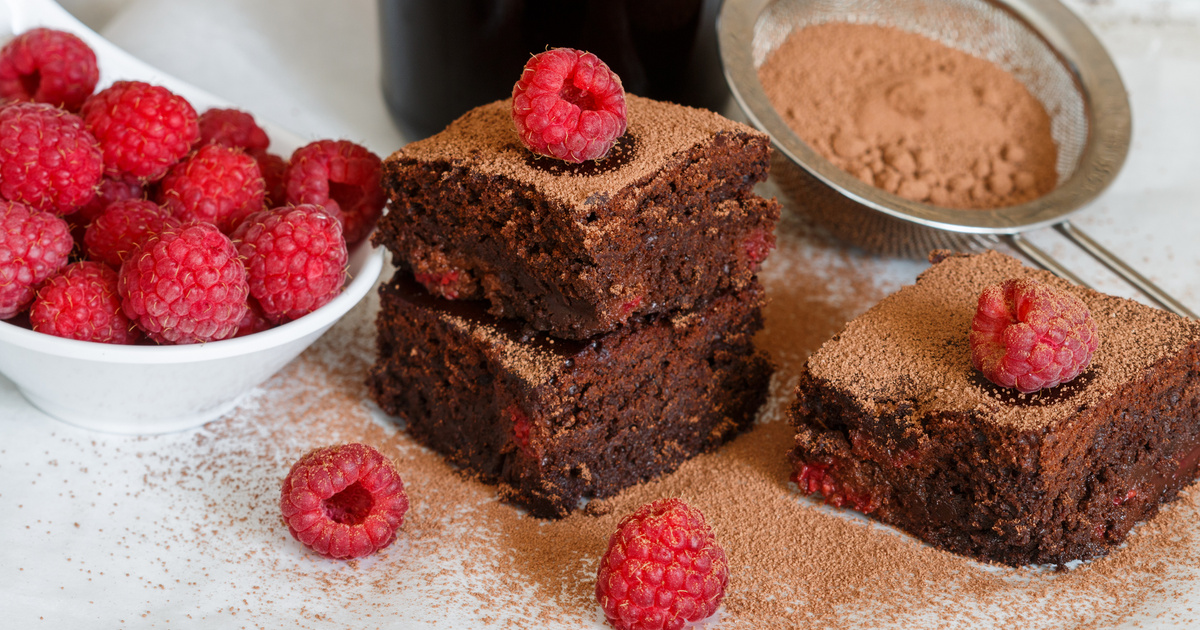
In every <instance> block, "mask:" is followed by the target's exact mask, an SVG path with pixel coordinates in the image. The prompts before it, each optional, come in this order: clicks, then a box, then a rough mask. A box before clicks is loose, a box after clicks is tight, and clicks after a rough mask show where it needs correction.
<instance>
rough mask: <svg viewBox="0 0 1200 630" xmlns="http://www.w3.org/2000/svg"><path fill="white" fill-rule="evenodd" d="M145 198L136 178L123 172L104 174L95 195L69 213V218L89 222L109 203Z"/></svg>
mask: <svg viewBox="0 0 1200 630" xmlns="http://www.w3.org/2000/svg"><path fill="white" fill-rule="evenodd" d="M145 198H146V189H145V187H143V186H142V182H140V181H138V178H136V177H133V176H132V175H124V174H122V175H118V176H116V177H112V176H109V175H105V176H104V177H101V178H100V187H99V188H97V189H96V196H95V197H92V200H91V201H89V202H87V203H86V204H84V205H83V207H81V208H80V209H79V210H78V211H77V212H76V213H75V214H73V215H71V219H72V220H75V221H83V222H84V223H85V224H86V223H90V222H92V221H94V220H95V219H96V217H98V216H100V214H101V213H103V212H104V209H105V208H107V207H108V204H110V203H113V202H115V201H125V200H128V199H145Z"/></svg>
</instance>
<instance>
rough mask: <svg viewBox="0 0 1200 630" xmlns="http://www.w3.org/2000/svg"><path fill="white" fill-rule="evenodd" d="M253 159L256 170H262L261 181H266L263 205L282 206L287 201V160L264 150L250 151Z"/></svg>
mask: <svg viewBox="0 0 1200 630" xmlns="http://www.w3.org/2000/svg"><path fill="white" fill-rule="evenodd" d="M250 155H252V156H254V160H255V161H256V162H258V170H259V171H260V172H262V176H263V181H264V182H265V183H266V190H267V194H266V196H265V197H264V198H263V205H264V206H266V207H267V208H274V207H276V206H282V205H284V204H286V203H287V181H286V180H285V177H287V169H288V163H287V160H285V159H283V158H281V157H279V156H278V155H275V154H274V153H267V152H266V151H255V152H251V154H250Z"/></svg>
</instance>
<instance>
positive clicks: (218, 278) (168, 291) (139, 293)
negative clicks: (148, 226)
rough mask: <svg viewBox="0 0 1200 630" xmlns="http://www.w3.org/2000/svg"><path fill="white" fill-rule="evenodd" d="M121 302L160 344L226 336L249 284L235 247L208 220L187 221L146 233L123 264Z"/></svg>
mask: <svg viewBox="0 0 1200 630" xmlns="http://www.w3.org/2000/svg"><path fill="white" fill-rule="evenodd" d="M118 277H119V280H120V282H119V284H118V286H117V288H118V290H119V292H120V294H121V307H122V308H123V309H124V311H125V314H126V315H127V316H128V317H129V319H131V320H133V321H134V322H136V323H137V325H138V326H139V327H140V328H141V329H142V330H143V331H144V332H145V333H146V335H147V336H148V337H150V338H151V339H153V340H154V341H157V342H158V343H164V344H186V343H200V342H205V341H217V340H219V339H228V338H229V337H232V336H233V335H234V333H236V332H237V330H238V325H239V324H240V323H241V321H242V317H243V316H244V315H245V314H246V308H247V307H246V298H247V296H248V295H249V294H250V287H249V285H248V284H247V282H246V268H245V267H244V266H243V265H242V261H241V259H240V258H239V257H238V253H237V249H235V248H234V246H233V242H232V241H230V240H229V237H228V236H225V235H224V234H222V233H221V231H220V230H218V229H217V226H215V225H213V224H211V223H202V222H192V223H185V224H183V225H182V226H180V227H177V228H168V229H166V230H164V231H163V232H161V233H159V234H157V235H154V236H151V237H150V238H148V239H146V242H145V243H143V244H142V246H141V247H140V248H138V250H137V251H136V252H134V254H133V255H132V256H129V257H128V258H126V259H125V262H124V263H122V264H121V271H120V273H119V275H118Z"/></svg>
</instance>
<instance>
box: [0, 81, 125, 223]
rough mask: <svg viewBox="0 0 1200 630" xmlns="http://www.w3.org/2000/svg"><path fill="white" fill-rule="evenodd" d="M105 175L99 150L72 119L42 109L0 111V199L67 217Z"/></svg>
mask: <svg viewBox="0 0 1200 630" xmlns="http://www.w3.org/2000/svg"><path fill="white" fill-rule="evenodd" d="M103 173H104V160H103V158H102V157H101V154H100V145H98V144H97V143H96V139H95V138H94V137H92V134H90V133H88V130H87V129H86V128H85V127H84V125H83V121H82V120H80V118H79V117H78V116H76V115H75V114H71V113H69V112H66V111H63V110H61V109H59V108H57V107H54V106H53V105H47V104H45V103H16V104H13V105H8V106H6V107H0V197H3V198H5V199H8V200H9V201H20V202H21V203H24V204H26V205H28V206H29V207H31V208H33V209H35V210H45V211H47V212H53V213H56V214H63V215H65V214H70V213H72V212H75V211H76V210H77V209H79V207H80V206H82V205H83V204H85V203H87V202H88V201H91V199H92V197H93V196H94V195H95V194H96V185H97V184H99V183H100V177H101V175H102V174H103Z"/></svg>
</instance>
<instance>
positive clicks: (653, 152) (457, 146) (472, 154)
mask: <svg viewBox="0 0 1200 630" xmlns="http://www.w3.org/2000/svg"><path fill="white" fill-rule="evenodd" d="M626 103H627V106H628V111H629V126H628V129H627V131H626V137H628V138H630V139H631V140H630V141H626V142H625V145H626V146H624V148H622V144H621V143H618V149H620V150H618V151H615V155H613V156H612V157H610V158H608V159H615V160H625V162H624V164H623V165H622V166H621V167H619V168H615V169H606V168H604V167H603V164H604V160H600V161H598V162H597V164H599V165H600V166H599V167H598V168H597V169H596V171H595V174H592V175H570V174H566V175H563V174H559V173H558V172H556V171H555V170H553V169H549V168H539V167H538V166H537V164H538V162H536V161H532V160H530V159H529V157H530V156H531V155H532V154H531V153H530V151H529V149H527V148H525V147H524V146H523V145H522V144H521V141H520V138H518V137H517V132H516V130H515V129H514V128H513V123H512V105H511V103H510V101H508V100H503V101H496V102H494V103H490V104H488V105H483V106H481V107H478V108H476V109H473V110H471V111H470V112H467V113H466V114H464V115H463V116H462V117H461V118H459V119H458V120H456V121H455V122H453V123H451V124H450V126H449V127H447V128H446V130H445V131H443V132H442V133H439V134H437V135H435V136H432V137H430V138H426V139H424V140H418V141H416V142H413V143H410V144H408V145H406V146H405V147H404V148H402V149H400V150H399V151H397V152H396V153H394V154H392V156H391V157H389V158H388V161H389V162H390V161H396V160H401V161H403V160H410V161H413V160H415V161H422V162H446V163H449V164H452V165H453V166H455V167H462V168H471V169H474V170H476V171H477V172H479V173H481V174H484V175H498V176H503V177H507V178H509V179H511V180H512V181H513V182H514V183H516V184H518V185H527V186H532V187H533V188H534V189H536V190H537V191H538V192H540V193H542V194H544V195H545V196H546V197H548V198H550V199H553V200H555V201H557V202H559V203H561V204H563V205H565V206H567V207H568V208H571V209H572V210H573V211H576V212H578V213H579V214H580V216H579V217H578V218H579V219H582V218H583V217H584V216H586V214H587V210H586V207H587V206H589V205H592V204H594V203H597V202H598V201H599V202H602V201H603V200H604V199H606V198H607V197H608V196H609V195H611V194H613V193H615V192H616V191H619V190H622V189H623V188H625V187H626V186H629V185H631V184H635V183H637V182H638V181H639V180H642V179H645V178H648V177H650V176H651V175H653V174H654V173H656V172H658V171H660V170H661V169H662V167H663V164H666V163H668V162H670V160H671V159H672V156H675V155H677V154H680V153H682V152H686V151H688V150H690V149H691V148H693V147H695V146H698V145H700V144H701V143H704V142H706V141H708V140H710V139H711V138H712V136H713V135H714V134H718V133H721V132H729V133H737V134H750V135H755V136H761V135H762V134H761V133H759V132H757V131H755V130H753V129H751V128H750V127H747V126H746V125H743V124H741V123H737V122H734V121H731V120H729V119H726V118H723V117H722V116H720V115H718V114H715V113H713V112H710V111H708V110H703V109H696V108H692V107H684V106H682V105H675V104H672V103H663V102H660V101H654V100H650V99H646V98H641V97H638V96H635V95H633V94H627V95H626ZM629 145H631V146H629ZM629 152H631V153H632V155H629ZM563 168H564V169H566V168H567V167H565V166H564V167H563ZM563 172H564V173H569V172H570V170H569V169H567V170H564V171H563Z"/></svg>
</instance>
